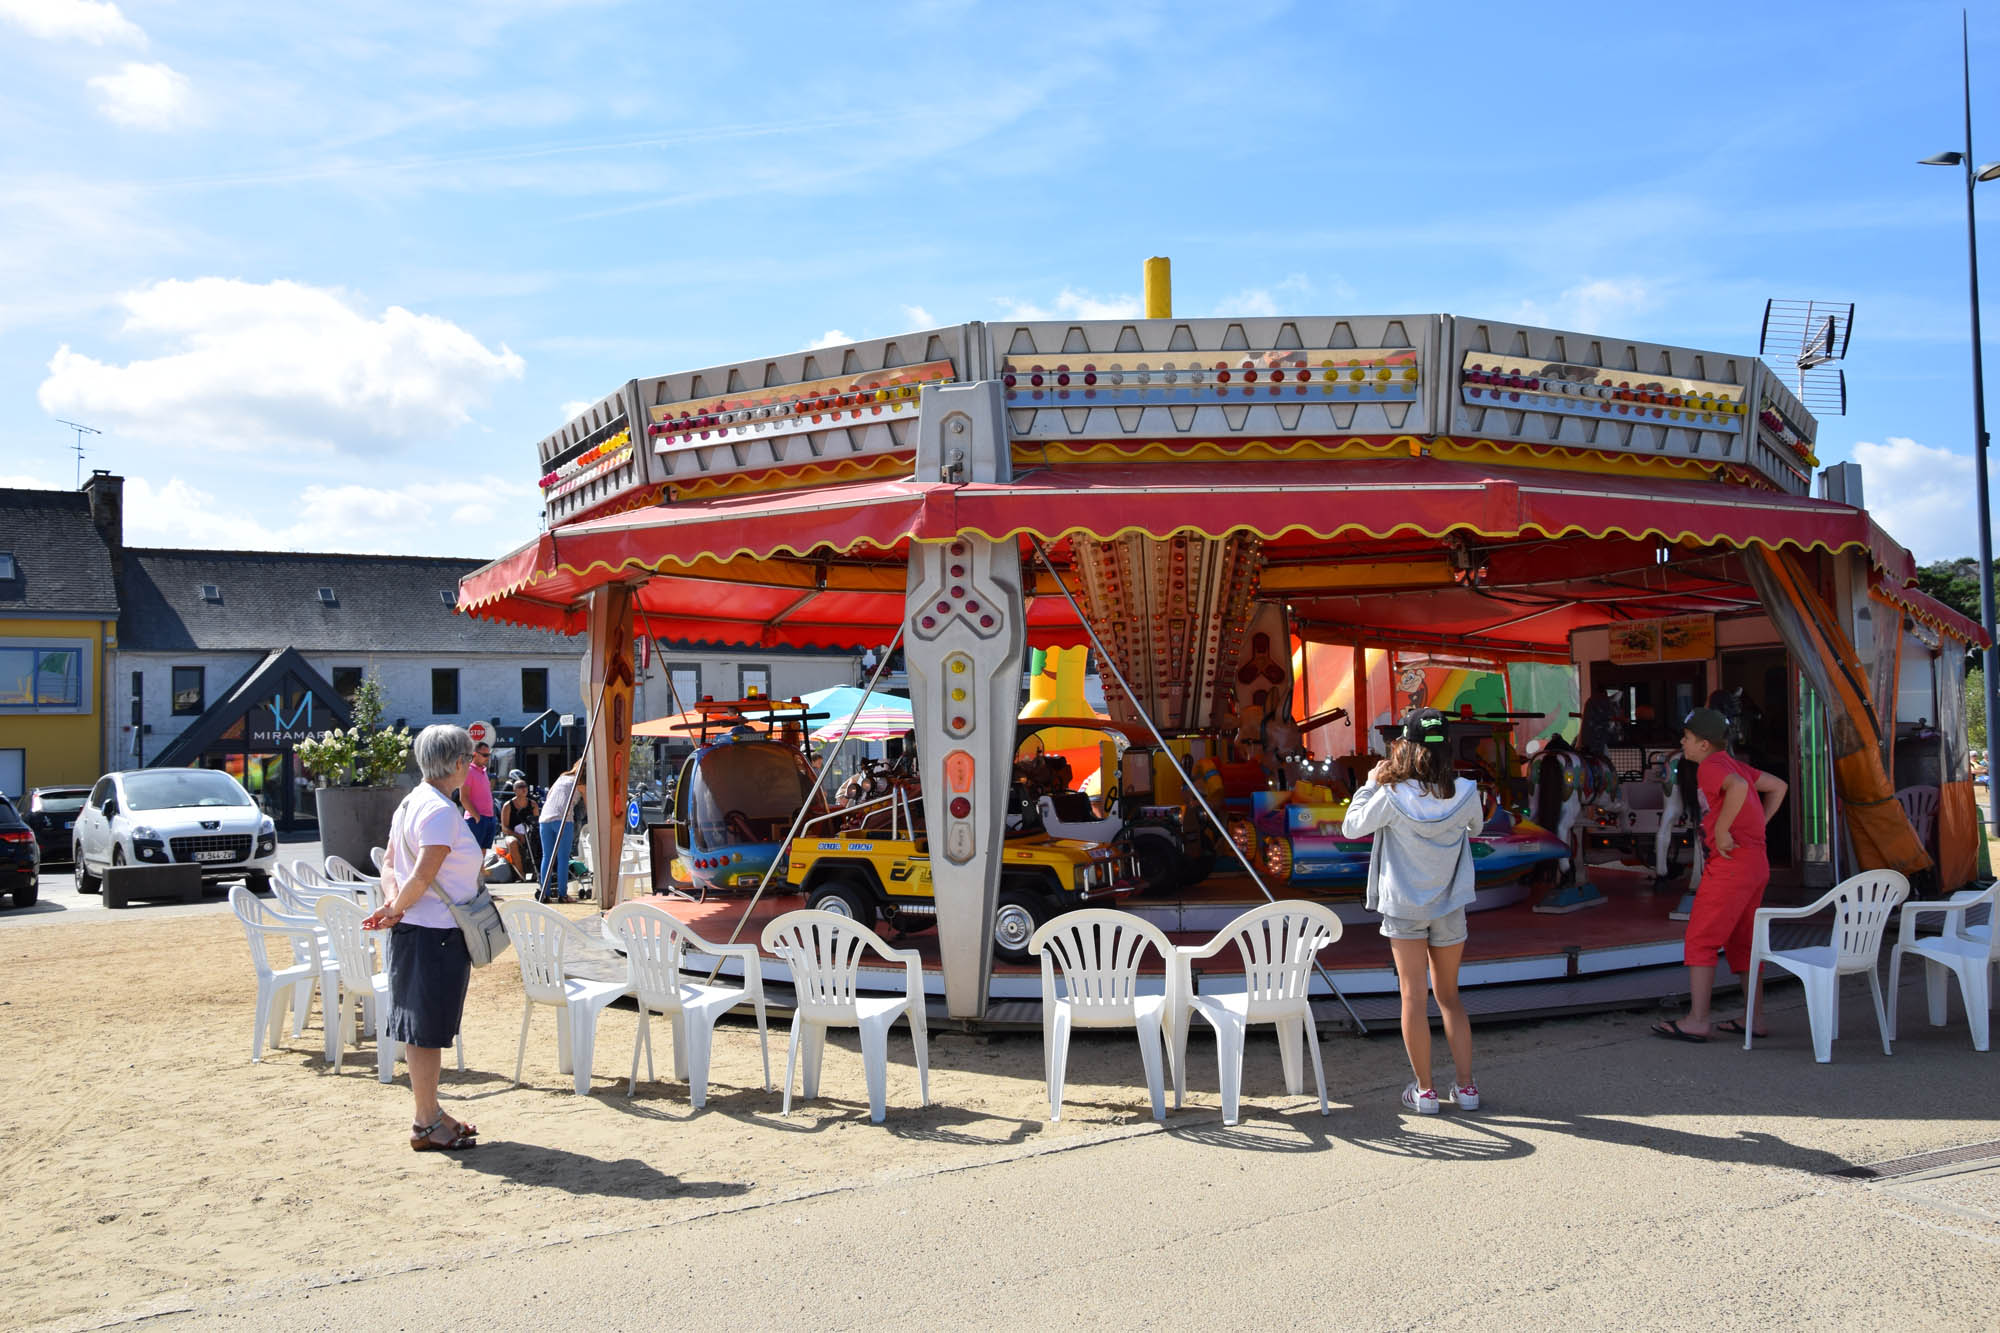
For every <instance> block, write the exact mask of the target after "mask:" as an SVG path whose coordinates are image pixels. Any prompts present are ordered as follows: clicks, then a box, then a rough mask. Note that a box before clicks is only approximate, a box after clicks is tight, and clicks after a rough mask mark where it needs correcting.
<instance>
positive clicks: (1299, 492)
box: [459, 458, 1914, 647]
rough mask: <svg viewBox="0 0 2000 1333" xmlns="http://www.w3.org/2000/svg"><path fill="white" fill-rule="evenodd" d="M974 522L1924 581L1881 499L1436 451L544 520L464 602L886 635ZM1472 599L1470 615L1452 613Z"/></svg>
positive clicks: (694, 625) (914, 485)
mask: <svg viewBox="0 0 2000 1333" xmlns="http://www.w3.org/2000/svg"><path fill="white" fill-rule="evenodd" d="M963 532H970V533H977V534H983V535H986V536H990V537H994V538H1006V537H1015V538H1018V539H1020V540H1021V541H1022V542H1023V544H1024V546H1025V545H1026V543H1027V541H1028V539H1030V538H1034V539H1039V540H1041V541H1043V542H1044V543H1046V544H1049V545H1051V546H1052V547H1056V548H1057V549H1058V559H1059V560H1060V558H1061V547H1062V544H1063V543H1064V542H1066V540H1067V539H1068V538H1070V537H1072V536H1076V535H1088V536H1091V537H1097V538H1109V537H1114V536H1117V535H1120V534H1123V533H1131V532H1140V533H1146V534H1149V535H1152V536H1158V537H1167V536H1171V535H1173V534H1175V533H1183V532H1184V533H1195V534H1200V535H1204V536H1223V535H1227V534H1230V533H1235V532H1244V533H1250V534H1254V535H1256V536H1257V537H1259V538H1261V539H1262V540H1263V543H1264V554H1265V557H1266V560H1267V562H1269V563H1270V565H1271V566H1272V567H1273V568H1293V569H1298V570H1305V571H1310V570H1313V569H1316V568H1321V567H1325V568H1337V567H1340V566H1342V565H1369V564H1377V565H1379V564H1382V563H1383V562H1385V561H1387V562H1389V563H1394V562H1395V561H1397V560H1399V559H1403V558H1404V557H1405V556H1406V557H1407V562H1410V563H1415V564H1422V563H1423V562H1424V561H1429V562H1431V563H1432V564H1435V562H1436V557H1437V554H1438V550H1437V541H1438V539H1440V538H1443V537H1445V536H1446V535H1448V534H1452V533H1457V534H1462V535H1464V536H1465V537H1466V538H1467V539H1468V540H1471V541H1474V542H1477V543H1480V544H1481V545H1482V547H1483V548H1484V547H1491V548H1492V549H1491V551H1490V553H1489V555H1490V558H1491V559H1492V560H1493V561H1495V562H1496V567H1497V565H1498V564H1500V563H1506V562H1512V563H1514V564H1518V565H1520V566H1521V567H1522V568H1523V569H1524V570H1530V571H1531V572H1533V571H1534V570H1540V571H1543V572H1545V573H1546V575H1547V579H1548V581H1549V582H1550V584H1551V588H1552V591H1551V592H1550V593H1549V594H1548V596H1549V598H1550V600H1551V601H1569V600H1583V599H1585V598H1586V596H1587V595H1589V594H1592V593H1599V592H1603V591H1604V588H1603V586H1602V585H1601V584H1600V583H1595V582H1587V581H1579V580H1571V581H1570V583H1569V586H1568V594H1573V596H1569V595H1566V594H1565V592H1564V587H1563V582H1564V579H1565V577H1566V575H1567V574H1568V573H1569V572H1570V571H1573V570H1575V569H1577V568H1580V567H1583V566H1588V567H1590V568H1591V569H1593V570H1597V569H1599V567H1602V566H1607V560H1608V566H1616V567H1621V568H1622V567H1625V566H1629V565H1630V564H1632V563H1633V562H1639V563H1650V562H1651V560H1652V553H1653V552H1655V551H1656V550H1657V549H1658V548H1659V547H1660V545H1661V544H1662V543H1666V544H1670V545H1674V546H1676V547H1678V548H1679V549H1680V550H1681V551H1683V552H1689V551H1702V550H1710V549H1714V550H1719V551H1722V552H1725V553H1726V552H1733V551H1740V550H1743V549H1745V548H1748V547H1750V546H1752V545H1765V546H1770V547H1773V548H1793V549H1797V550H1801V551H1811V550H1826V551H1842V550H1850V549H1862V550H1866V551H1868V552H1869V553H1870V556H1871V558H1872V559H1873V561H1874V563H1875V564H1876V565H1877V566H1878V567H1879V568H1881V569H1882V570H1883V572H1884V574H1885V575H1886V577H1887V579H1888V580H1889V581H1892V582H1894V583H1895V584H1896V585H1898V586H1901V585H1902V584H1905V583H1907V582H1908V581H1909V580H1910V579H1911V578H1912V577H1913V576H1914V564H1913V562H1912V561H1911V559H1910V556H1909V554H1908V552H1906V551H1904V550H1903V549H1902V548H1901V547H1900V546H1897V545H1896V544H1895V543H1894V542H1893V541H1890V540H1889V539H1888V538H1887V537H1886V536H1885V535H1884V534H1883V533H1882V531H1881V530H1880V529H1879V528H1877V527H1876V526H1875V525H1874V524H1873V523H1872V522H1871V521H1870V520H1869V518H1868V515H1867V514H1866V513H1865V512H1864V511H1862V510H1859V509H1856V508H1854V507H1852V506H1849V505H1843V504H1834V503H1831V502H1828V501H1821V500H1811V499H1806V498H1802V497H1793V496H1786V495H1779V494H1775V493H1772V492H1765V491H1758V490H1752V489H1749V488H1747V487H1744V486H1740V485H1732V484H1727V483H1723V482H1717V481H1663V480H1653V479H1635V478H1625V477H1605V476H1591V477H1589V478H1587V479H1585V478H1579V477H1577V476H1575V475H1574V474H1567V473H1557V472H1553V471H1550V470H1545V469H1537V468H1526V467H1517V468H1509V467H1496V466H1488V465H1483V464H1476V463H1465V462H1455V461H1444V460H1439V459H1429V458H1392V459H1367V460H1328V461H1316V462H1301V461H1295V460H1293V461H1218V462H1213V463H1207V464H1186V463H1181V464H1174V465H1146V464H1131V465H1114V466H1103V465H1088V464H1073V465H1067V466H1050V467H1045V468H1031V469H1028V470H1025V471H1024V472H1022V473H1021V474H1020V475H1019V476H1018V477H1017V478H1016V480H1015V481H1014V482H1013V483H1011V484H1006V485H990V484H969V485H945V484H941V483H923V482H916V481H888V482H884V481H873V482H857V483H853V484H850V485H844V486H833V487H823V488H819V489H815V490H811V491H795V492H781V493H776V494H765V495H757V496H745V497H735V498H730V499H717V500H707V501H691V502H682V503H674V504H664V505H657V506H653V507H650V508H646V509H640V510H635V511H632V512H630V513H626V514H620V515H616V516H613V517H609V518H604V519H597V520H593V521H590V522H587V523H581V524H576V525H573V526H570V527H566V528H562V529H559V530H557V531H556V532H554V533H549V534H544V535H543V536H542V537H540V538H538V539H537V540H536V541H534V542H532V543H530V544H528V545H527V546H524V547H522V548H521V549H520V550H518V551H515V552H513V553H512V554H510V555H508V556H505V557H503V558H502V559H500V560H497V561H495V562H494V563H493V564H491V565H488V566H486V567H484V568H482V569H479V570H476V571H474V572H473V573H472V574H470V575H468V576H467V577H466V578H465V579H464V580H463V582H462V583H461V585H460V597H459V607H460V609H461V610H463V611H465V612H467V613H468V614H472V615H476V616H482V617H487V618H492V619H497V620H505V621H510V622H514V623H520V624H530V625H538V626H542V627H545V628H550V629H557V630H561V631H564V632H568V633H574V632H576V631H578V630H579V629H580V628H581V624H582V618H581V610H580V607H579V606H578V603H579V602H580V600H581V599H582V598H583V597H584V595H585V594H587V593H588V592H589V591H590V590H591V589H592V588H594V587H599V586H602V585H605V584H608V583H614V582H620V583H632V584H635V585H637V586H639V587H640V592H639V597H638V606H639V611H640V614H641V621H642V624H641V629H642V632H648V633H651V634H653V635H655V636H657V637H660V638H666V639H706V640H713V641H718V642H723V643H732V644H754V645H787V646H799V647H836V646H837V647H852V646H856V645H860V644H864V643H879V642H882V641H884V640H886V639H887V638H888V637H889V636H890V634H892V633H893V632H894V630H895V627H896V626H897V625H898V624H900V622H901V618H902V609H903V573H904V572H903V564H904V552H905V551H906V549H907V546H908V544H909V543H910V542H911V541H943V540H947V539H949V538H951V537H953V536H956V535H958V534H960V533H963ZM1591 543H1596V544H1598V546H1599V547H1600V548H1601V549H1600V551H1599V554H1600V555H1602V556H1604V557H1606V558H1605V559H1598V560H1595V561H1589V560H1586V561H1579V560H1578V559H1576V556H1575V551H1574V549H1573V548H1574V547H1575V546H1577V545H1588V544H1591ZM1552 548H1554V549H1552ZM1399 552H1400V553H1403V554H1402V555H1399ZM1300 577H1305V578H1308V579H1309V578H1310V576H1309V575H1301V576H1300ZM1385 577H1389V575H1386V574H1385ZM1406 577H1416V576H1415V575H1408V574H1407V573H1406ZM1683 583H1684V584H1686V585H1687V586H1678V585H1679V584H1683ZM1670 584H1674V585H1675V586H1669V585H1670ZM1723 584H1733V587H1734V595H1736V596H1737V597H1739V598H1745V599H1747V600H1754V598H1747V593H1746V590H1745V589H1744V588H1743V587H1742V579H1741V578H1740V577H1737V578H1735V579H1734V580H1726V579H1720V578H1705V579H1704V578H1687V579H1679V580H1675V579H1668V580H1664V581H1662V580H1659V579H1654V580H1652V581H1643V580H1642V581H1641V582H1639V583H1638V584H1631V582H1630V580H1629V579H1624V578H1621V580H1620V586H1622V587H1624V588H1625V591H1624V593H1623V594H1619V593H1618V592H1617V591H1616V589H1614V590H1613V593H1612V595H1613V597H1614V598H1617V597H1620V596H1622V598H1623V600H1625V601H1627V602H1631V603H1632V605H1631V606H1628V607H1627V608H1626V609H1625V610H1622V611H1621V610H1611V611H1603V610H1597V611H1592V610H1588V609H1582V610H1579V609H1576V608H1573V607H1572V608H1569V609H1566V610H1564V611H1562V612H1561V613H1557V612H1555V611H1551V612H1550V613H1549V614H1547V615H1543V616H1539V617H1533V618H1531V619H1529V620H1524V621H1523V622H1522V625H1523V626H1524V629H1523V631H1522V634H1521V640H1522V641H1523V642H1526V641H1536V642H1541V643H1545V644H1546V643H1558V642H1561V641H1562V638H1563V636H1564V635H1566V634H1567V627H1568V626H1570V625H1572V624H1574V623H1576V622H1577V621H1578V618H1579V617H1581V618H1583V620H1584V621H1586V622H1588V623H1601V622H1602V621H1603V620H1604V619H1607V618H1617V617H1620V616H1623V615H1628V614H1640V613H1643V614H1655V613H1658V611H1659V610H1660V609H1661V608H1662V607H1667V608H1668V609H1671V607H1672V606H1673V605H1675V604H1676V603H1675V601H1674V599H1677V598H1678V599H1679V600H1680V601H1681V602H1687V603H1689V604H1692V605H1695V606H1699V605H1700V604H1701V602H1702V591H1703V586H1704V585H1712V586H1714V587H1718V588H1719V587H1720V586H1722V585H1723ZM1351 589H1360V590H1361V591H1350V590H1351ZM1635 589H1636V590H1635ZM1037 591H1038V592H1041V593H1046V594H1049V595H1042V596H1036V597H1035V598H1034V599H1033V602H1032V604H1031V606H1030V609H1029V630H1030V636H1031V638H1032V639H1033V641H1034V642H1036V643H1041V644H1050V643H1070V642H1075V641H1077V639H1078V638H1079V637H1080V634H1081V631H1080V628H1079V627H1078V626H1077V625H1076V624H1075V622H1074V617H1073V616H1072V615H1071V613H1070V612H1069V609H1068V607H1067V604H1066V603H1064V602H1063V600H1062V599H1061V597H1059V596H1056V595H1054V592H1055V590H1054V588H1053V586H1052V585H1051V586H1049V587H1047V588H1041V589H1038V590H1037ZM1418 591H1422V592H1423V593H1424V594H1425V595H1424V596H1417V595H1415V593H1416V592H1418ZM1285 595H1286V596H1287V598H1288V600H1291V601H1293V603H1294V605H1295V607H1296V608H1298V609H1299V610H1300V612H1301V614H1302V615H1304V616H1305V617H1306V618H1307V619H1312V618H1314V616H1315V614H1316V610H1315V608H1318V607H1322V606H1323V607H1325V608H1330V609H1335V610H1338V611H1339V613H1340V618H1341V619H1343V620H1351V621H1352V623H1356V624H1371V623H1375V620H1373V619H1370V618H1369V617H1371V616H1375V617H1378V618H1379V617H1380V616H1389V617H1392V618H1393V617H1403V618H1411V617H1415V618H1417V619H1420V620H1421V621H1422V622H1423V624H1424V625H1425V626H1426V627H1427V628H1429V629H1432V630H1436V629H1438V628H1439V627H1440V625H1443V624H1460V625H1464V626H1467V627H1478V626H1484V625H1490V624H1492V623H1494V622H1497V621H1505V620H1510V619H1513V618H1514V616H1515V615H1516V614H1520V615H1523V616H1525V615H1526V614H1527V613H1528V612H1530V611H1534V610H1536V609H1537V605H1538V604H1527V605H1517V604H1510V603H1504V602H1501V601H1497V600H1495V599H1494V598H1493V597H1492V594H1491V593H1490V592H1488V593H1485V594H1482V593H1481V592H1480V591H1479V590H1466V589H1463V588H1459V587H1455V586H1452V581H1451V580H1450V579H1449V578H1448V577H1447V578H1445V579H1444V580H1443V581H1442V585H1441V586H1436V587H1431V588H1419V587H1418V586H1416V585H1411V584H1407V583H1406V584H1405V586H1403V587H1401V588H1393V589H1386V590H1385V589H1381V588H1372V589H1371V588H1367V587H1366V585H1365V584H1363V583H1357V582H1354V581H1352V580H1348V581H1345V582H1336V584H1335V585H1334V586H1332V587H1318V588H1314V587H1308V586H1305V585H1303V584H1302V585H1301V586H1299V587H1297V588H1296V589H1290V590H1287V591H1286V594H1285ZM1661 598H1667V599H1668V600H1667V601H1665V602H1662V601H1661V600H1660V599H1661ZM1364 600H1365V601H1366V603H1367V604H1366V605H1365V606H1364V605H1361V604H1360V603H1361V601H1364ZM1451 604H1456V609H1455V610H1451V611H1450V613H1449V614H1445V615H1440V614H1439V613H1440V612H1441V611H1444V610H1446V609H1447V607H1448V605H1451ZM1364 613H1365V614H1364ZM1535 620H1540V621H1543V622H1546V623H1542V624H1535V623H1534V621H1535ZM1496 641H1499V640H1496Z"/></svg>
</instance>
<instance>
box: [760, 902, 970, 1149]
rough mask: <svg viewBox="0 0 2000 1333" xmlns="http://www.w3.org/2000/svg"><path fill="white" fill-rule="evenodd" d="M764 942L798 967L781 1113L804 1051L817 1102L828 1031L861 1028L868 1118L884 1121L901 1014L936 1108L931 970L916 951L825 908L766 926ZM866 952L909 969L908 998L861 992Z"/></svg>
mask: <svg viewBox="0 0 2000 1333" xmlns="http://www.w3.org/2000/svg"><path fill="white" fill-rule="evenodd" d="M763 939H764V947H765V948H766V949H769V950H770V951H771V952H772V953H774V954H776V955H777V956H778V957H779V958H781V959H783V960H784V961H785V963H786V964H787V965H788V966H789V967H790V968H791V970H792V989H793V992H794V996H795V1000H794V1003H795V1008H794V1009H793V1010H792V1041H791V1047H790V1049H789V1050H788V1051H787V1052H786V1054H785V1100H784V1105H783V1106H782V1107H781V1108H780V1114H783V1115H790V1114H791V1113H792V1072H793V1070H794V1069H795V1068H797V1067H798V1065H799V1063H800V1061H799V1054H800V1047H801V1046H803V1047H804V1048H805V1049H804V1053H805V1061H804V1065H805V1068H804V1069H803V1070H802V1071H800V1072H801V1079H800V1082H801V1084H802V1087H801V1089H800V1091H801V1095H803V1096H806V1097H817V1096H819V1067H820V1058H821V1056H822V1055H824V1054H825V1052H826V1030H827V1029H828V1028H832V1027H847V1028H857V1029H859V1030H860V1033H861V1067H862V1071H863V1073H864V1074H865V1075H866V1077H867V1080H868V1118H869V1119H870V1120H872V1121H874V1122H875V1123H876V1124H878V1125H879V1124H881V1123H882V1118H883V1116H884V1114H885V1113H886V1111H885V1106H886V1102H887V1100H888V1083H889V1029H890V1028H891V1027H892V1026H894V1024H895V1022H896V1019H897V1018H898V1017H907V1018H908V1019H909V1022H910V1039H911V1040H912V1041H913V1042H914V1043H915V1044H916V1048H917V1091H918V1097H919V1100H920V1103H921V1104H922V1105H924V1106H929V1105H930V1104H931V1054H930V1030H929V1028H928V1027H927V1026H926V1023H925V1015H924V971H923V963H922V961H921V960H920V959H919V957H918V955H917V951H916V950H915V949H892V948H890V947H889V946H888V944H886V943H885V942H884V941H883V939H882V937H881V936H880V935H877V934H876V933H875V932H874V931H872V930H870V929H868V927H866V926H864V925H862V924H861V923H860V922H858V921H855V920H854V919H853V918H852V917H845V916H836V915H835V914H834V913H832V912H818V911H801V912H786V913H785V914H784V915H782V916H780V917H778V918H777V919H775V920H774V921H772V922H771V923H770V924H769V925H767V926H765V927H764V936H763ZM866 950H873V951H874V952H875V953H876V954H877V955H879V956H880V957H882V958H883V959H885V960H886V961H888V962H892V963H901V964H902V965H903V994H902V995H900V996H870V995H862V994H860V993H859V989H858V983H859V979H860V978H859V974H860V971H861V960H862V956H863V953H864V951H866Z"/></svg>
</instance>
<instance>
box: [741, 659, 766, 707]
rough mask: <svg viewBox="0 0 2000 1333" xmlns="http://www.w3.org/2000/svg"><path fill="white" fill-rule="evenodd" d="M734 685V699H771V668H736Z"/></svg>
mask: <svg viewBox="0 0 2000 1333" xmlns="http://www.w3.org/2000/svg"><path fill="white" fill-rule="evenodd" d="M736 685H737V689H736V697H737V698H739V699H750V698H758V699H768V698H770V697H771V668H769V667H761V666H740V667H737V668H736Z"/></svg>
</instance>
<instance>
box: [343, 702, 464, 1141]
mask: <svg viewBox="0 0 2000 1333" xmlns="http://www.w3.org/2000/svg"><path fill="white" fill-rule="evenodd" d="M415 754H416V761H417V768H418V770H419V771H420V772H422V774H423V777H424V780H423V781H422V782H420V783H418V784H417V787H416V790H414V791H412V792H411V793H410V794H409V795H408V796H406V797H404V798H403V803H402V804H401V805H399V806H397V807H396V814H395V818H394V819H393V820H391V821H390V825H389V847H388V852H387V854H386V855H385V856H384V858H383V861H382V892H383V895H384V899H385V901H384V905H383V907H382V909H381V910H380V911H378V912H376V913H375V914H374V915H373V916H371V917H369V918H368V920H367V921H366V922H364V923H363V924H364V925H365V926H366V927H367V928H368V929H370V930H381V929H384V928H389V929H390V935H389V1012H388V1014H387V1015H386V1016H385V1017H384V1019H383V1021H382V1028H381V1038H380V1039H381V1040H383V1041H400V1042H402V1043H403V1057H404V1059H405V1060H406V1061H408V1063H409V1067H410V1092H411V1094H412V1095H413V1096H414V1097H415V1098H416V1119H415V1121H414V1122H412V1124H411V1125H410V1147H412V1148H414V1149H415V1150H416V1151H418V1152H434V1151H439V1150H443V1149H457V1148H472V1147H477V1146H478V1134H479V1130H478V1129H477V1127H475V1126H473V1125H468V1124H465V1123H464V1122H462V1121H459V1120H456V1119H454V1118H453V1117H451V1116H449V1115H446V1114H445V1112H444V1110H443V1108H441V1107H440V1106H439V1105H438V1099H437V1091H438V1070H439V1069H440V1067H441V1066H442V1064H443V1061H444V1050H445V1048H446V1047H447V1046H450V1045H451V1044H452V1042H454V1041H455V1040H457V1038H458V1026H459V1020H460V1019H461V1018H462V1017H463V1015H464V1011H465V990H466V987H467V986H468V985H469V984H470V983H471V980H472V955H471V953H470V952H469V951H468V950H467V949H466V947H465V935H464V933H463V932H462V931H461V930H460V929H459V927H458V922H457V921H456V919H454V918H453V916H452V914H451V909H450V908H448V907H446V906H445V904H444V903H443V902H442V901H440V900H439V897H438V895H439V894H444V895H445V896H447V897H449V898H450V899H451V900H452V901H453V902H459V903H463V902H468V901H470V900H471V898H472V897H473V895H474V894H476V893H477V892H478V890H479V862H480V850H479V843H478V841H477V840H476V839H474V837H473V836H472V830H471V828H470V827H469V826H468V825H467V824H466V822H465V820H464V818H463V817H462V816H461V815H460V814H459V812H458V807H457V806H456V805H454V804H453V803H452V799H451V794H452V793H453V792H454V791H456V790H458V788H459V785H460V784H461V783H463V782H464V781H465V774H466V771H467V769H469V768H470V767H471V765H472V762H473V757H472V756H473V744H472V737H471V736H470V735H468V734H466V731H465V729H464V728H463V727H452V726H435V727H425V728H424V729H423V730H422V731H421V732H419V733H418V735H417V741H416V746H415Z"/></svg>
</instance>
